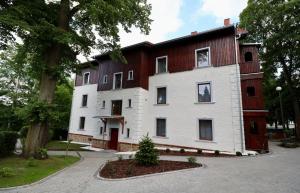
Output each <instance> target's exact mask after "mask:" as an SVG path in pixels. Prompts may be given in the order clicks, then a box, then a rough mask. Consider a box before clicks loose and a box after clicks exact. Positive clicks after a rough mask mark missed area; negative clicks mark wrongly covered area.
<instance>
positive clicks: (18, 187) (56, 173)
mask: <svg viewBox="0 0 300 193" xmlns="http://www.w3.org/2000/svg"><path fill="white" fill-rule="evenodd" d="M76 153H77V155H78V157H80V160H79V161H78V162H75V163H73V164H72V165H69V166H67V167H65V168H63V169H61V170H58V171H57V172H54V173H53V174H50V175H49V176H46V177H44V178H42V179H40V180H38V181H36V182H32V183H31V184H25V185H21V186H14V187H8V188H0V192H2V191H6V190H15V189H21V188H27V187H29V186H34V185H37V184H41V183H43V182H45V181H47V180H48V179H50V178H52V177H54V176H56V175H58V174H60V173H61V172H64V171H65V170H67V169H69V168H71V167H73V166H76V165H78V164H80V163H81V162H82V161H83V160H84V157H82V156H81V155H80V153H79V152H78V151H76Z"/></svg>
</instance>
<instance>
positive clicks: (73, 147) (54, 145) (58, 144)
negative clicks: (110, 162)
mask: <svg viewBox="0 0 300 193" xmlns="http://www.w3.org/2000/svg"><path fill="white" fill-rule="evenodd" d="M67 145H68V143H66V142H62V141H50V142H49V143H48V144H47V145H46V148H47V150H59V151H65V150H66V148H67ZM83 146H85V145H81V144H74V143H70V145H69V151H84V149H81V148H80V147H83Z"/></svg>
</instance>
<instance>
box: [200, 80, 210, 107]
mask: <svg viewBox="0 0 300 193" xmlns="http://www.w3.org/2000/svg"><path fill="white" fill-rule="evenodd" d="M198 102H200V103H201V102H211V87H210V83H201V84H198Z"/></svg>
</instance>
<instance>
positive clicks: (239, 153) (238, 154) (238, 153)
mask: <svg viewBox="0 0 300 193" xmlns="http://www.w3.org/2000/svg"><path fill="white" fill-rule="evenodd" d="M235 155H236V156H242V155H243V154H242V153H241V152H239V151H237V152H236V153H235Z"/></svg>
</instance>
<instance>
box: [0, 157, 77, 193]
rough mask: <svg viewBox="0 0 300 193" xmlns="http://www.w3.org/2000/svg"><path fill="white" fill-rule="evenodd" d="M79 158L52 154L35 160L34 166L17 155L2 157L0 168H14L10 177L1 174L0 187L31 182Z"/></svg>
mask: <svg viewBox="0 0 300 193" xmlns="http://www.w3.org/2000/svg"><path fill="white" fill-rule="evenodd" d="M79 159H80V158H79V157H74V156H67V157H65V156H50V157H49V158H48V159H46V160H33V162H34V164H33V165H34V166H32V165H31V166H30V165H29V164H28V162H30V161H28V160H26V159H24V158H21V157H17V156H11V157H7V158H3V159H0V169H1V168H5V167H8V168H11V169H12V173H13V175H12V176H10V177H1V176H0V188H6V187H12V186H20V185H24V184H30V183H32V182H35V181H38V180H40V179H42V178H44V177H46V176H49V175H50V174H53V173H54V172H56V171H58V170H61V169H63V168H65V167H67V166H69V165H71V164H73V163H75V162H77V161H78V160H79ZM31 162H32V161H31Z"/></svg>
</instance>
